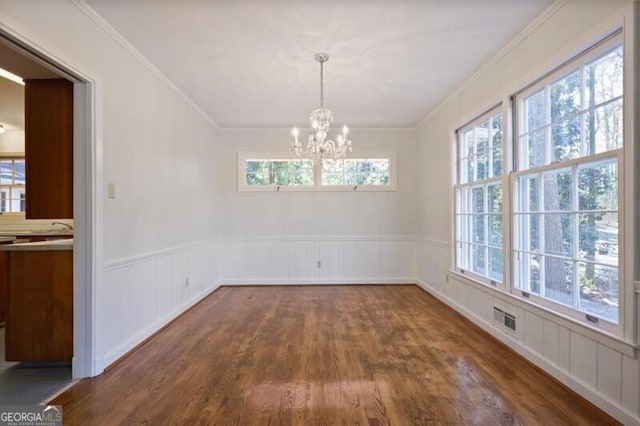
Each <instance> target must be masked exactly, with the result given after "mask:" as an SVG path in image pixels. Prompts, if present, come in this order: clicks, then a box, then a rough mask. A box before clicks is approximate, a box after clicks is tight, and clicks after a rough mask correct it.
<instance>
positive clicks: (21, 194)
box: [10, 187, 25, 212]
mask: <svg viewBox="0 0 640 426" xmlns="http://www.w3.org/2000/svg"><path fill="white" fill-rule="evenodd" d="M24 198H25V188H24V187H14V188H12V189H11V208H10V211H12V212H20V211H24Z"/></svg>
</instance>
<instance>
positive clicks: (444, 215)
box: [417, 0, 640, 424]
mask: <svg viewBox="0 0 640 426" xmlns="http://www.w3.org/2000/svg"><path fill="white" fill-rule="evenodd" d="M631 4H632V2H630V1H607V2H604V1H603V2H595V1H589V2H584V1H579V0H575V1H574V0H570V1H568V2H556V3H555V5H554V7H555V8H556V9H557V10H555V12H554V13H551V14H549V15H548V16H546V17H545V19H542V20H539V21H538V22H537V24H538V26H537V27H535V28H534V27H530V31H529V32H527V34H526V35H525V36H524V37H523V38H522V39H520V40H519V42H514V43H515V44H514V45H512V46H511V49H507V50H504V51H503V52H502V54H501V55H499V56H497V57H496V58H494V61H493V62H491V63H490V64H488V65H487V66H486V67H485V68H484V69H483V71H482V72H480V73H478V74H477V75H476V76H474V77H473V78H472V79H471V80H469V81H468V82H467V83H466V84H465V85H463V86H462V87H461V88H460V89H458V91H456V92H455V93H453V94H452V95H451V96H450V97H449V98H448V99H447V101H446V102H444V103H443V104H442V105H441V106H440V107H439V108H438V109H437V110H436V111H435V112H434V113H432V114H431V115H430V116H429V117H427V118H426V119H425V120H424V122H423V123H422V125H421V126H420V127H419V129H418V131H419V134H418V159H419V164H420V165H421V167H420V168H419V169H418V181H419V182H420V188H419V196H418V203H419V205H418V209H419V219H420V222H419V230H420V231H419V233H420V237H421V240H420V242H419V243H418V244H419V247H418V256H417V258H418V269H417V273H418V279H419V282H420V283H421V285H423V286H424V287H425V288H426V289H428V291H430V292H432V293H433V294H435V295H436V296H437V297H439V298H440V299H442V300H443V301H445V302H446V303H448V304H450V305H451V306H453V307H454V308H455V309H457V310H459V311H460V312H462V313H463V314H464V315H465V316H467V317H468V318H470V319H471V320H472V321H474V322H475V323H477V324H479V325H480V326H481V327H483V328H484V329H485V330H487V331H489V332H490V333H492V334H494V335H495V336H496V337H498V338H499V339H501V340H502V341H504V342H505V343H506V344H508V345H509V346H511V347H512V348H514V349H515V350H516V351H518V352H520V353H521V354H523V355H525V356H526V357H527V358H529V359H530V360H531V361H533V362H534V363H535V364H537V365H539V366H540V367H542V368H543V369H545V370H546V371H548V372H550V373H551V374H552V375H554V376H555V377H557V378H558V379H560V380H561V381H563V382H564V383H565V384H567V385H568V386H570V387H572V388H573V389H575V390H577V391H578V392H579V393H581V394H582V395H584V396H585V397H587V398H588V399H590V400H591V401H593V402H595V403H596V404H597V405H599V406H600V407H602V408H604V409H606V410H607V411H608V412H610V413H611V414H613V415H614V416H615V417H617V418H618V419H620V420H622V421H623V422H625V423H627V424H635V423H638V422H640V417H639V416H638V413H639V394H640V393H639V387H640V383H639V363H638V359H637V354H636V351H635V350H634V349H633V347H632V346H631V345H630V344H627V343H625V342H621V341H620V340H618V339H612V338H607V337H604V336H602V335H601V334H599V333H596V332H594V331H592V330H589V329H587V328H585V327H583V326H581V325H578V324H575V323H573V322H570V321H568V320H565V319H563V318H560V317H558V316H557V315H554V314H550V313H548V312H547V311H544V310H542V309H538V308H535V307H533V306H531V305H530V304H527V303H524V302H521V301H520V300H518V299H516V298H514V297H512V296H511V295H508V294H506V293H501V292H498V291H495V290H493V289H490V288H487V287H485V286H482V285H477V284H474V283H472V282H470V281H469V280H467V279H465V278H462V277H457V276H455V275H451V274H449V273H448V270H449V268H450V266H451V262H452V260H451V248H450V243H449V242H450V238H451V229H452V228H451V227H452V222H451V219H452V211H451V210H452V200H451V183H450V182H451V175H452V161H451V150H452V143H453V140H454V137H453V135H454V131H455V129H456V128H458V127H459V126H461V125H462V124H464V123H465V122H467V121H468V120H470V119H473V118H474V117H475V116H477V115H478V114H481V113H482V112H484V111H485V110H487V109H488V108H490V107H491V106H493V105H495V104H497V103H498V102H501V101H505V102H507V101H508V98H509V95H511V94H512V93H514V92H515V91H516V90H517V89H519V88H521V87H523V86H525V85H526V84H527V83H529V82H531V81H532V80H533V79H535V78H536V77H537V76H540V75H542V74H544V73H545V72H547V71H549V70H551V69H552V68H553V67H555V66H557V65H559V64H561V63H562V62H563V61H564V60H566V59H567V58H570V57H571V56H573V55H574V54H576V53H578V52H579V51H580V50H582V49H584V48H585V47H587V46H588V45H589V44H590V43H591V42H594V41H596V40H597V39H598V37H599V36H601V35H604V34H605V33H606V32H607V31H609V30H611V29H613V28H615V27H616V26H617V25H619V24H621V23H622V22H625V20H626V22H625V25H628V26H627V27H626V31H627V34H626V36H625V41H626V42H629V41H630V40H632V39H633V35H632V34H628V32H629V30H632V29H633V22H632V19H631V17H632V16H633V15H632V13H631V12H632V6H631ZM627 47H628V48H629V49H627V53H628V52H629V51H630V50H631V49H630V47H631V46H630V44H629V43H628V44H627ZM636 49H637V46H636ZM636 51H637V50H636ZM628 77H629V75H628ZM628 82H629V81H628ZM632 104H633V102H629V103H627V104H626V105H627V108H631V106H630V105H632ZM627 143H629V142H627ZM445 182H447V184H445ZM629 247H633V241H631V243H630V244H629V245H628V246H627V248H629ZM627 251H629V252H631V253H633V251H632V250H627ZM632 281H633V280H631V282H628V283H627V285H628V286H631V287H628V289H629V290H630V291H629V293H631V296H630V297H633V289H632ZM494 305H497V306H500V307H502V308H503V309H506V310H507V311H508V312H510V313H512V314H515V315H516V316H517V321H518V332H517V334H516V335H511V334H509V333H506V332H504V331H503V330H500V329H499V328H497V327H496V326H494V325H493V312H492V308H493V306H494ZM634 323H635V321H634V320H633V318H628V319H627V329H628V330H627V332H626V333H625V337H627V338H629V337H631V338H633V336H634V332H633V330H634V329H635V327H634Z"/></svg>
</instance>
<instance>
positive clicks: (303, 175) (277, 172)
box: [245, 159, 313, 186]
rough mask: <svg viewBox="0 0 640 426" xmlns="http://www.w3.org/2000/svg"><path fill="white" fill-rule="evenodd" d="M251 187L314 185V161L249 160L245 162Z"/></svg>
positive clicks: (248, 183)
mask: <svg viewBox="0 0 640 426" xmlns="http://www.w3.org/2000/svg"><path fill="white" fill-rule="evenodd" d="M245 171H246V175H245V178H246V183H247V185H249V186H280V185H282V186H286V185H313V161H311V160H292V159H277V160H266V159H255V160H252V159H249V160H246V161H245Z"/></svg>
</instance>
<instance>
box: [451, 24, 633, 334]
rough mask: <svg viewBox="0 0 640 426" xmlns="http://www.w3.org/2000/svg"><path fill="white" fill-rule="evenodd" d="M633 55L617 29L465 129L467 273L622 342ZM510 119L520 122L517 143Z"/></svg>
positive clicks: (458, 222)
mask: <svg viewBox="0 0 640 426" xmlns="http://www.w3.org/2000/svg"><path fill="white" fill-rule="evenodd" d="M623 53H624V51H623V41H622V34H621V32H618V33H616V34H613V35H611V36H610V37H608V38H607V39H605V40H603V41H602V42H600V43H598V44H596V45H594V46H593V47H591V48H590V49H588V50H587V51H585V52H584V53H582V54H581V55H578V56H576V57H575V58H573V59H571V60H570V61H567V62H566V63H565V64H563V65H562V66H560V67H558V68H557V69H556V70H554V71H553V72H551V73H549V74H547V75H545V76H543V77H542V78H540V79H539V80H537V81H535V82H534V83H532V84H531V85H529V86H528V87H526V88H525V89H523V90H522V91H520V92H518V93H516V94H515V95H514V96H513V97H512V101H513V102H512V105H511V107H510V108H507V107H506V106H502V107H497V108H496V109H494V110H492V111H489V112H488V113H486V114H484V115H483V116H481V117H478V118H477V119H475V120H473V121H472V122H471V123H470V124H469V125H466V126H464V127H463V128H461V129H459V130H458V131H457V138H456V156H455V161H456V179H455V184H454V192H455V215H456V217H455V225H454V226H455V233H454V235H455V267H456V270H458V271H459V272H462V273H465V275H468V276H470V278H472V279H475V280H476V281H478V282H482V283H485V284H488V283H491V284H493V285H497V286H498V287H500V288H502V289H504V290H505V291H508V292H511V293H512V294H514V295H516V296H518V297H521V298H524V299H527V300H529V301H530V302H533V303H536V304H537V305H538V306H543V307H545V308H546V309H549V310H550V311H552V312H556V313H559V314H562V315H564V316H566V317H571V318H574V319H576V320H579V321H581V322H583V323H589V324H598V327H599V328H601V329H603V330H606V331H609V332H613V333H620V332H621V331H622V327H621V323H622V318H623V315H622V314H623V312H622V310H623V304H622V297H623V295H624V282H623V280H622V274H621V259H622V253H621V248H622V247H623V244H622V240H623V238H624V235H622V233H621V231H620V229H621V228H620V223H621V222H622V217H623V213H624V198H623V197H622V195H621V194H622V192H621V191H622V188H623V187H624V185H623V173H622V167H623V159H624V156H625V148H624V125H623V124H624V123H623V116H624V104H623V100H624V99H623V75H624V55H623ZM501 112H502V114H507V112H512V113H513V130H512V132H510V133H509V134H504V135H503V132H502V129H503V120H502V115H501ZM503 141H509V143H508V144H506V145H503ZM506 153H508V154H509V155H506ZM511 159H512V160H513V161H511ZM507 163H508V164H507ZM511 166H513V172H511V173H510V174H509V175H506V174H504V171H505V169H506V170H507V171H508V170H511ZM503 219H504V223H503V221H502V220H503ZM504 246H506V247H509V251H510V252H504V253H503V247H504ZM500 282H502V284H501V285H498V284H499V283H500Z"/></svg>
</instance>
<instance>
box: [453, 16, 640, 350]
mask: <svg viewBox="0 0 640 426" xmlns="http://www.w3.org/2000/svg"><path fill="white" fill-rule="evenodd" d="M625 28H626V26H625V23H624V22H617V23H615V24H614V25H612V26H611V27H610V28H609V30H608V31H607V32H606V33H604V32H598V33H595V32H594V34H593V35H592V37H591V38H590V39H589V40H587V41H583V42H581V43H580V44H578V43H576V45H574V46H573V50H572V52H575V53H574V54H570V55H566V56H565V60H563V58H555V59H556V60H555V61H554V62H553V63H548V64H547V65H546V66H545V67H544V69H542V71H541V72H539V74H538V76H539V78H535V77H536V76H532V77H533V78H531V79H528V80H527V81H525V82H523V83H522V84H521V85H519V86H516V87H511V88H509V89H506V90H505V92H504V93H502V95H501V96H500V98H501V99H502V102H501V105H502V112H503V117H504V123H503V126H504V127H503V131H504V136H503V141H504V144H505V146H504V157H505V158H504V160H503V161H504V162H503V170H504V172H505V173H506V176H505V180H506V184H505V185H504V186H503V213H504V214H503V237H504V239H503V253H504V262H503V278H504V280H503V281H504V283H503V286H502V287H501V286H493V285H491V283H489V282H487V280H486V279H483V278H482V277H481V276H478V275H475V274H473V273H472V272H470V271H466V270H465V272H464V273H461V272H460V270H459V268H458V267H457V259H456V239H457V235H456V226H457V223H456V217H455V212H456V211H457V210H456V208H457V207H456V203H457V202H458V200H457V194H456V191H455V184H456V183H457V182H458V173H459V171H458V168H459V165H458V157H457V149H458V136H457V133H456V132H457V130H455V129H456V128H453V129H452V130H451V135H452V139H451V141H452V143H451V145H450V146H451V151H450V152H451V155H452V161H451V162H450V164H451V165H452V166H453V169H452V173H451V175H450V178H451V182H452V183H453V184H452V185H451V188H452V191H451V196H450V200H451V201H450V203H451V206H452V207H453V212H454V215H453V216H452V219H453V220H452V223H451V228H450V235H451V237H450V241H451V242H452V243H451V247H450V254H451V257H450V259H451V261H450V262H451V263H450V265H451V266H450V271H449V274H450V275H451V276H452V277H457V278H459V279H466V280H468V281H469V283H473V284H476V285H479V286H482V287H485V288H487V289H488V290H491V291H497V292H498V293H499V294H503V295H504V296H507V297H509V298H512V300H513V302H514V303H522V304H523V306H524V305H528V306H531V307H532V308H534V309H540V310H542V311H544V312H546V313H547V314H548V315H552V316H553V317H554V318H557V319H558V320H560V321H566V322H567V324H573V325H575V326H576V327H583V329H584V330H590V331H592V332H594V333H597V335H600V336H607V337H609V338H611V339H613V340H614V341H616V342H620V343H621V344H623V345H625V346H621V347H624V348H626V349H625V350H629V348H631V347H632V346H633V347H635V346H636V345H637V342H638V341H640V327H638V326H637V324H636V321H635V320H636V315H637V307H636V304H635V302H636V298H637V293H638V292H639V291H640V290H639V289H640V280H638V278H637V276H638V275H637V273H636V268H635V265H636V263H637V259H638V257H637V255H636V254H637V252H636V247H635V246H634V244H635V240H634V238H633V237H634V235H637V231H638V229H640V228H638V227H637V226H635V225H636V224H635V222H634V217H635V216H634V215H635V214H636V212H637V210H636V209H637V206H640V204H637V195H636V194H635V193H636V192H637V191H636V188H638V185H639V184H640V179H638V176H637V172H636V168H637V167H640V163H637V152H636V147H634V146H633V141H634V140H635V138H636V133H635V131H636V130H637V126H635V124H636V123H635V121H634V120H635V115H636V106H635V105H634V102H633V99H634V97H633V94H634V87H635V85H636V84H637V83H638V82H639V81H640V80H637V78H636V77H635V74H634V72H635V70H636V69H637V67H636V66H635V65H636V63H635V62H634V61H636V60H637V57H636V56H634V51H633V49H634V46H636V44H637V42H636V41H635V40H634V38H633V34H634V33H633V32H629V31H626V30H625ZM614 45H620V46H621V47H622V54H623V58H622V65H623V70H622V78H623V82H622V94H621V95H620V100H617V99H614V98H615V97H612V98H609V99H608V100H605V101H601V100H600V101H598V102H596V104H595V105H594V106H592V107H585V108H584V109H580V111H579V113H578V115H584V114H588V111H589V110H591V108H593V109H597V108H598V107H603V106H604V105H608V104H612V103H613V102H621V105H622V112H621V117H622V118H621V122H622V128H621V136H620V137H621V146H620V147H618V148H615V149H614V150H610V151H605V152H603V153H599V152H598V151H597V150H596V151H595V154H591V155H589V156H584V155H583V156H582V157H578V159H577V160H576V161H577V162H578V163H581V164H582V163H596V162H597V161H598V160H600V161H602V160H603V159H613V158H614V157H615V160H614V161H615V164H616V166H617V203H618V205H617V211H618V213H617V219H618V250H619V251H618V264H617V268H618V324H615V323H613V322H610V321H608V320H607V319H606V318H604V317H602V316H598V317H597V318H598V322H597V323H593V322H591V321H589V320H588V319H587V312H585V311H582V310H578V309H577V308H573V307H570V308H568V309H565V306H564V305H561V304H559V303H554V302H553V301H551V300H550V299H546V298H542V297H538V296H537V295H535V294H533V293H529V294H525V293H526V292H523V291H522V290H521V289H519V288H516V287H515V274H516V271H515V268H516V267H517V264H516V262H515V260H514V257H515V254H516V246H515V243H516V241H515V240H516V230H515V226H516V217H515V216H516V214H515V211H516V206H515V204H514V203H516V202H517V199H516V198H515V188H516V185H515V179H517V177H518V176H519V175H526V174H530V173H540V172H541V171H545V170H552V169H553V168H554V166H556V164H544V165H543V166H541V167H542V169H537V170H535V171H534V170H533V169H528V170H526V171H523V172H522V173H519V174H515V173H516V172H514V166H515V165H516V163H515V161H516V160H517V159H519V157H518V156H519V148H520V147H519V146H518V145H519V143H518V139H517V138H518V137H519V136H520V135H519V134H518V133H519V131H518V128H517V126H519V125H520V123H519V117H518V114H519V113H518V112H517V111H516V108H515V106H516V102H515V99H516V96H517V97H518V98H525V97H526V94H531V93H535V92H536V91H537V90H540V88H541V87H543V86H544V84H549V83H553V82H555V81H558V80H561V79H562V78H563V77H566V76H567V75H570V74H571V72H573V71H574V70H575V69H580V67H581V66H583V65H585V64H588V63H589V62H591V61H593V60H594V59H596V58H597V57H599V56H601V55H603V54H606V52H607V51H609V50H610V49H613V48H614ZM566 58H569V59H566ZM578 62H579V64H578ZM576 64H578V65H576ZM543 82H544V83H543ZM534 86H535V87H534ZM525 93H526V94H525ZM582 105H585V103H584V102H583V103H582ZM492 109H493V108H492ZM476 121H481V118H478V119H474V120H473V121H472V122H476ZM470 123H471V122H467V123H466V124H463V125H462V126H459V127H457V128H458V129H461V128H462V127H466V126H468V125H469V124H470ZM634 126H635V127H634ZM552 147H553V144H552ZM581 149H582V148H581ZM580 152H581V155H582V154H583V153H584V152H586V151H580ZM612 152H613V153H614V154H612ZM551 156H552V157H553V151H551ZM572 160H573V159H572ZM566 161H567V160H565V163H564V165H563V166H564V167H570V165H569V164H568V163H566ZM575 167H578V166H577V165H576V166H575ZM543 169H544V170H543ZM576 176H577V175H576ZM575 185H576V187H577V186H578V183H577V182H576V183H575ZM577 232H578V231H577V230H575V233H577ZM574 240H575V238H574ZM596 263H599V262H597V261H596ZM447 281H448V279H447ZM504 296H503V297H504ZM578 329H579V328H576V330H578ZM594 336H595V334H594Z"/></svg>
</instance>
